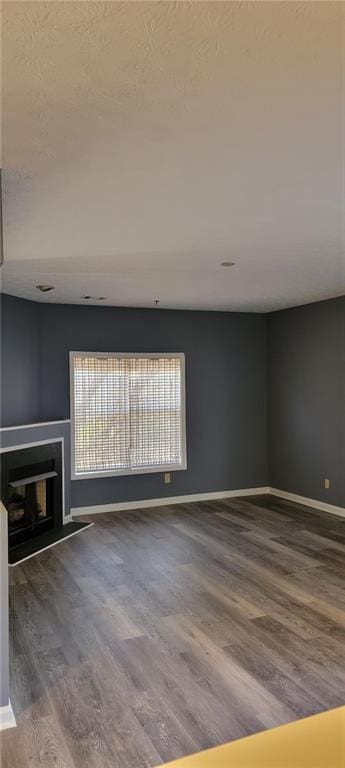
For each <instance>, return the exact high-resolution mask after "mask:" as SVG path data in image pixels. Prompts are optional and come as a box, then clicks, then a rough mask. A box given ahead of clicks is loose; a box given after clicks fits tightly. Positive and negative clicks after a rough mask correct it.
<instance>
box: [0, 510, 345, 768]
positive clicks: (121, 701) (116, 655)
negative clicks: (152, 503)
mask: <svg viewBox="0 0 345 768" xmlns="http://www.w3.org/2000/svg"><path fill="white" fill-rule="evenodd" d="M85 519H87V518H85ZM90 520H91V518H90ZM92 522H94V523H95V525H94V526H93V527H92V528H88V529H86V530H85V531H83V532H82V533H80V534H79V535H78V536H75V537H73V538H71V539H69V540H67V541H66V542H64V543H62V544H59V545H58V546H56V547H54V548H53V549H51V550H48V551H46V552H43V553H41V554H40V555H38V556H37V557H35V558H33V559H31V560H28V561H27V562H24V563H23V564H21V565H18V566H16V567H15V568H11V569H10V582H11V586H10V602H11V680H12V683H11V691H12V693H11V698H12V705H13V708H14V710H15V714H16V717H17V722H18V727H17V728H16V729H13V730H9V731H7V732H3V733H2V735H1V757H2V768H29V766H30V768H38V766H40V768H42V766H45V767H46V768H50V766H54V767H55V768H86V767H87V768H144V766H146V767H147V768H148V767H149V766H150V767H152V766H158V765H161V764H162V763H164V762H168V761H170V760H173V759H175V758H178V757H181V756H183V755H187V754H190V753H193V752H197V751H199V750H202V749H206V748H208V747H212V746H216V745H218V744H221V743H224V742H227V741H231V740H233V739H237V738H240V737H242V736H245V735H247V734H250V733H254V732H258V731H261V730H264V729H266V728H270V727H272V726H276V725H280V724H283V723H287V722H290V721H292V720H295V719H297V718H300V717H303V716H306V715H311V714H315V713H317V712H321V711H323V710H325V709H328V708H331V707H336V706H339V705H341V704H344V703H345V588H344V577H345V556H344V555H345V521H344V520H343V519H341V518H338V517H336V516H333V515H328V514H326V513H321V512H316V511H315V512H314V511H310V510H306V509H305V508H304V507H302V506H300V505H296V504H293V503H290V502H286V501H282V500H279V499H277V498H273V497H265V496H262V497H255V498H254V497H251V498H249V497H248V498H242V499H231V500H224V501H217V502H212V503H211V502H202V503H194V504H185V505H176V506H170V507H164V508H162V507H161V508H155V509H150V510H148V509H145V510H138V511H131V512H126V513H122V514H119V513H116V514H115V513H114V514H105V515H96V516H94V517H93V518H92Z"/></svg>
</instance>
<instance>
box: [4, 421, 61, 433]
mask: <svg viewBox="0 0 345 768" xmlns="http://www.w3.org/2000/svg"><path fill="white" fill-rule="evenodd" d="M70 423H71V419H59V421H38V422H36V423H35V424H19V425H18V426H16V427H0V432H9V431H10V430H14V429H32V428H33V427H50V426H52V425H54V424H70Z"/></svg>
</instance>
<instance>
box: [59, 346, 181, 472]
mask: <svg viewBox="0 0 345 768" xmlns="http://www.w3.org/2000/svg"><path fill="white" fill-rule="evenodd" d="M70 372H71V421H72V477H73V478H82V477H102V476H106V475H130V474H140V473H143V472H162V471H176V470H178V469H186V440H185V373H184V355H183V354H151V355H145V354H117V353H111V354H110V353H107V354H102V353H99V354H97V352H71V353H70Z"/></svg>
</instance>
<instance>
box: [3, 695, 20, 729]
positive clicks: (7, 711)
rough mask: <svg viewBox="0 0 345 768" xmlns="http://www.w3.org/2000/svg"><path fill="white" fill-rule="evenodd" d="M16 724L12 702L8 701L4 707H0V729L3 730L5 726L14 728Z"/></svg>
mask: <svg viewBox="0 0 345 768" xmlns="http://www.w3.org/2000/svg"><path fill="white" fill-rule="evenodd" d="M16 725H17V723H16V718H15V716H14V712H13V709H12V704H11V702H10V701H9V702H8V704H7V706H6V707H0V731H4V730H5V728H15V726H16Z"/></svg>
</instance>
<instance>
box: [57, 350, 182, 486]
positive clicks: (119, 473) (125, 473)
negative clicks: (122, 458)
mask: <svg viewBox="0 0 345 768" xmlns="http://www.w3.org/2000/svg"><path fill="white" fill-rule="evenodd" d="M79 356H84V357H104V358H105V359H107V358H108V357H119V358H133V357H134V358H153V359H158V358H178V359H179V360H180V362H181V414H180V423H181V454H182V456H181V464H164V465H163V464H160V465H159V466H149V467H135V468H134V469H130V468H125V469H118V470H115V469H110V470H107V471H102V472H85V473H79V474H78V473H77V472H76V471H75V434H74V433H75V430H74V358H75V357H79ZM69 391H70V417H71V418H70V420H71V479H72V480H93V479H95V478H98V477H130V476H133V475H145V474H161V473H162V472H163V473H164V472H180V471H181V470H185V469H187V435H186V357H185V353H184V352H82V351H77V352H74V351H70V353H69Z"/></svg>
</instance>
